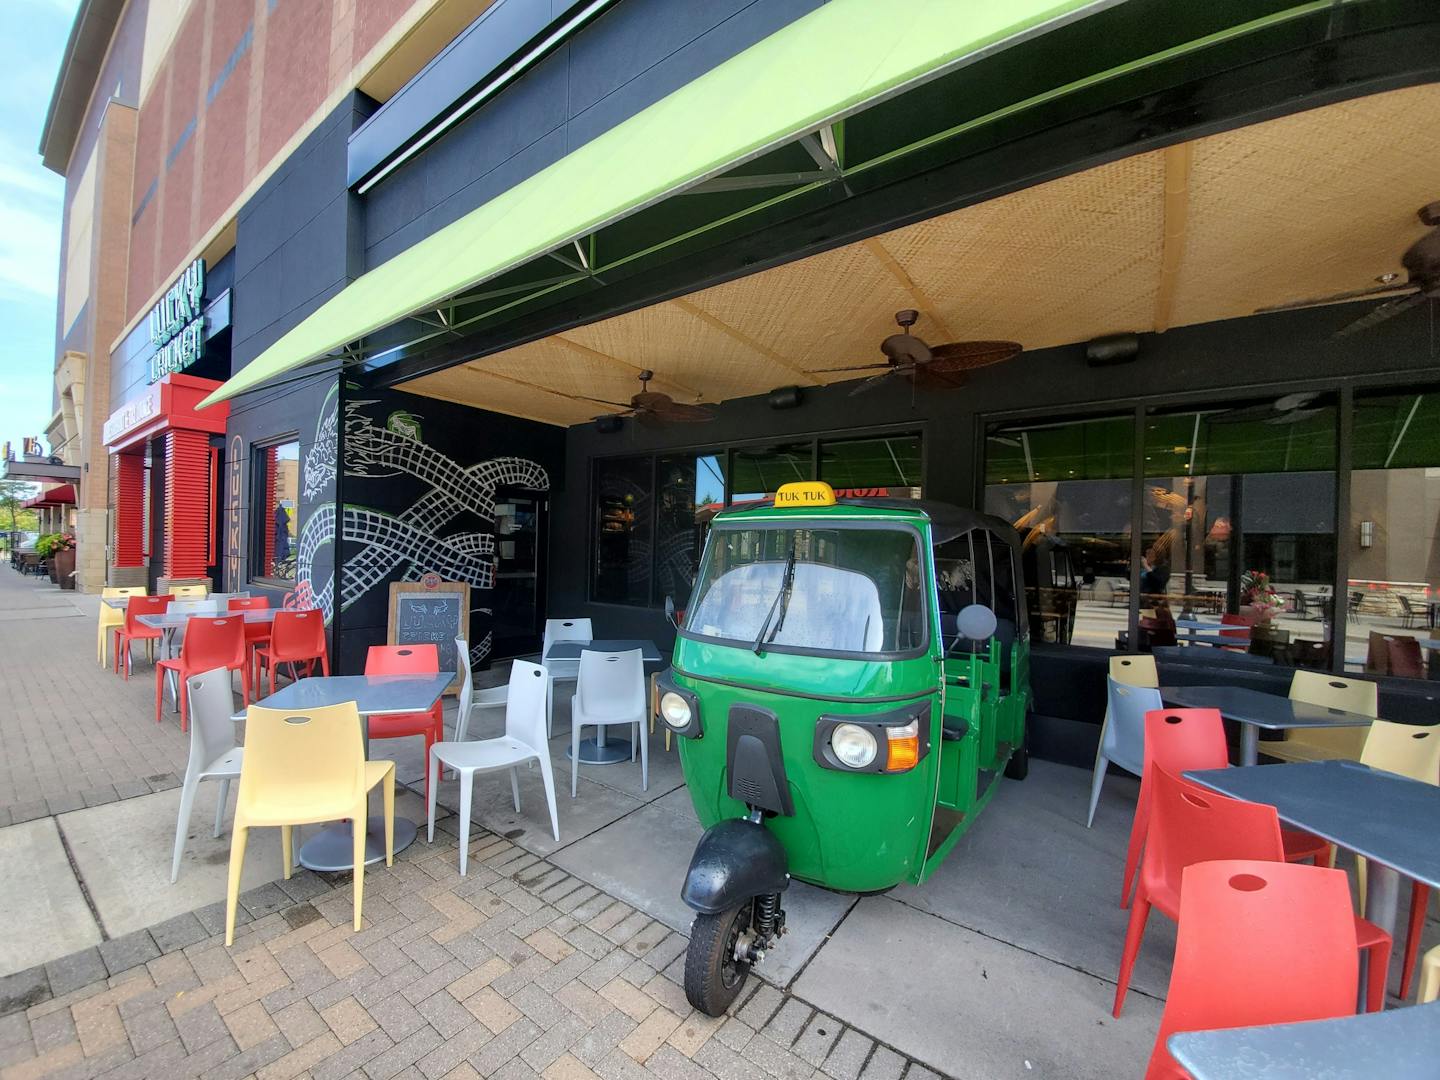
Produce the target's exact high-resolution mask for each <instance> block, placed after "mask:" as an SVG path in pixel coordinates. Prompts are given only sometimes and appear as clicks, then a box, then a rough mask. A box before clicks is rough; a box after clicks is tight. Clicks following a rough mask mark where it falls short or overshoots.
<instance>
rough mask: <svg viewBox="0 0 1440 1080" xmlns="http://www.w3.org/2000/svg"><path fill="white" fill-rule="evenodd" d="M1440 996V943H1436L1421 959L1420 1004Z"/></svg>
mask: <svg viewBox="0 0 1440 1080" xmlns="http://www.w3.org/2000/svg"><path fill="white" fill-rule="evenodd" d="M1436 998H1440V945H1436V946H1435V948H1433V949H1431V950H1430V951H1429V952H1427V953H1426V954H1425V959H1424V960H1422V961H1420V1004H1421V1005H1424V1004H1425V1003H1426V1002H1429V1001H1434V1000H1435V999H1436Z"/></svg>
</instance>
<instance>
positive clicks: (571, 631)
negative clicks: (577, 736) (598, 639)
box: [540, 619, 595, 738]
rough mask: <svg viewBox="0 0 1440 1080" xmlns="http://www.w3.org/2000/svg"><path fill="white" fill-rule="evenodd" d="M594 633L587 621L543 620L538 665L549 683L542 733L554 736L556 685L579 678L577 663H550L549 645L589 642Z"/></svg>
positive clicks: (570, 661) (557, 661)
mask: <svg viewBox="0 0 1440 1080" xmlns="http://www.w3.org/2000/svg"><path fill="white" fill-rule="evenodd" d="M594 637H595V631H594V630H593V629H592V628H591V626H590V620H589V619H546V620H545V638H544V640H543V642H542V643H541V645H540V666H541V667H542V668H544V669H545V676H546V682H547V684H548V688H547V693H546V698H545V734H546V737H547V738H554V736H555V684H556V683H557V682H574V681H575V680H576V679H578V678H580V661H579V660H551V659H549V653H550V646H551V645H554V644H555V642H557V641H592V640H594Z"/></svg>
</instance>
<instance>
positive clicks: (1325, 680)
mask: <svg viewBox="0 0 1440 1080" xmlns="http://www.w3.org/2000/svg"><path fill="white" fill-rule="evenodd" d="M1290 700H1291V701H1304V702H1308V703H1309V704H1311V705H1323V706H1325V707H1326V708H1329V709H1344V710H1345V711H1346V712H1353V713H1360V714H1361V715H1363V716H1378V715H1380V702H1379V687H1378V685H1377V684H1376V683H1373V682H1369V681H1367V680H1365V679H1346V678H1341V677H1340V676H1338V675H1330V674H1327V673H1326V672H1323V671H1303V670H1302V671H1297V672H1295V674H1294V675H1293V676H1292V677H1291V679H1290ZM1366 730H1367V729H1366V728H1363V727H1348V728H1338V727H1337V728H1295V729H1292V730H1290V731H1287V732H1285V738H1284V741H1278V740H1277V741H1275V742H1265V743H1261V744H1260V749H1261V751H1262V752H1263V753H1265V754H1268V755H1269V756H1270V757H1273V758H1280V759H1281V760H1282V761H1336V760H1338V761H1359V760H1360V755H1361V754H1362V753H1363V752H1364V750H1365V732H1366Z"/></svg>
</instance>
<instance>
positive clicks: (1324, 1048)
mask: <svg viewBox="0 0 1440 1080" xmlns="http://www.w3.org/2000/svg"><path fill="white" fill-rule="evenodd" d="M1166 1046H1167V1047H1168V1048H1169V1050H1170V1053H1171V1055H1172V1056H1173V1057H1174V1058H1175V1060H1176V1061H1178V1062H1179V1063H1180V1065H1181V1067H1183V1068H1184V1069H1185V1070H1186V1071H1187V1072H1189V1074H1190V1075H1191V1076H1192V1077H1194V1078H1195V1080H1231V1078H1232V1077H1237V1076H1243V1077H1246V1078H1247V1080H1310V1078H1311V1077H1316V1076H1323V1077H1325V1078H1326V1080H1370V1078H1371V1077H1376V1076H1384V1077H1392V1078H1394V1080H1409V1078H1411V1077H1415V1078H1419V1077H1426V1076H1434V1075H1435V1070H1436V1065H1435V1063H1436V1062H1437V1061H1440V1001H1432V1002H1431V1003H1430V1004H1428V1005H1412V1006H1409V1007H1408V1008H1400V1009H1389V1010H1387V1011H1385V1012H1378V1013H1362V1014H1360V1015H1359V1016H1343V1017H1340V1018H1338V1019H1335V1020H1311V1021H1309V1022H1308V1023H1304V1024H1276V1025H1273V1026H1267V1027H1245V1028H1228V1029H1225V1030H1221V1031H1179V1032H1176V1033H1175V1034H1174V1035H1171V1036H1170V1038H1169V1039H1168V1040H1167V1041H1166Z"/></svg>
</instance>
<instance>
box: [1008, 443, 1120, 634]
mask: <svg viewBox="0 0 1440 1080" xmlns="http://www.w3.org/2000/svg"><path fill="white" fill-rule="evenodd" d="M985 449H986V454H985V510H986V512H987V513H991V514H995V515H996V516H998V517H1002V518H1004V519H1005V520H1006V521H1008V522H1010V523H1011V524H1012V525H1014V526H1015V528H1016V529H1017V530H1018V531H1019V532H1020V534H1021V538H1022V541H1023V549H1022V565H1023V566H1024V571H1025V588H1026V593H1027V597H1026V599H1027V606H1028V608H1029V611H1030V631H1031V635H1032V637H1033V638H1034V639H1035V640H1037V641H1049V642H1057V643H1060V644H1074V645H1090V646H1094V647H1096V648H1103V649H1113V648H1116V647H1117V640H1118V639H1120V638H1121V637H1122V635H1123V634H1124V633H1125V630H1126V626H1127V623H1128V619H1129V603H1130V529H1131V524H1130V518H1131V513H1130V486H1131V480H1130V477H1131V475H1132V473H1133V468H1134V455H1135V423H1134V419H1133V417H1131V416H1112V417H1101V418H1096V419H1084V420H1070V421H1063V422H1058V423H1024V424H1006V425H995V426H992V427H991V428H990V429H989V430H988V431H987V432H986V438H985Z"/></svg>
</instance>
